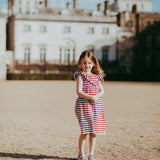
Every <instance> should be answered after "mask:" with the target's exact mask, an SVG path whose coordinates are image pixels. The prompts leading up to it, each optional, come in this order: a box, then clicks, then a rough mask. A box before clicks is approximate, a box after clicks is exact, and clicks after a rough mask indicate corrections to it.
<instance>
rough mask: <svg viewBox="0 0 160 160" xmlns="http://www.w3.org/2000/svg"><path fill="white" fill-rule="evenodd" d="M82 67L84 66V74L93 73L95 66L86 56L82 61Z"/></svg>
mask: <svg viewBox="0 0 160 160" xmlns="http://www.w3.org/2000/svg"><path fill="white" fill-rule="evenodd" d="M81 66H82V68H83V71H84V72H86V73H91V70H92V67H93V66H94V63H93V62H92V61H91V59H90V58H88V57H87V56H85V57H84V58H83V59H82V60H81Z"/></svg>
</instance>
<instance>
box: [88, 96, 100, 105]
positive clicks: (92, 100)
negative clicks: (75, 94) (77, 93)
mask: <svg viewBox="0 0 160 160" xmlns="http://www.w3.org/2000/svg"><path fill="white" fill-rule="evenodd" d="M98 99H99V98H98V97H97V96H92V97H91V99H90V102H91V103H92V104H95V103H96V102H97V101H98Z"/></svg>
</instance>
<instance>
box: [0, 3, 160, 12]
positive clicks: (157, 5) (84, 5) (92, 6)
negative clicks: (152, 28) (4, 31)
mask: <svg viewBox="0 0 160 160" xmlns="http://www.w3.org/2000/svg"><path fill="white" fill-rule="evenodd" d="M72 1H73V0H50V6H51V7H55V8H65V7H66V3H67V2H71V3H72ZM104 1H105V0H78V8H79V9H89V10H96V9H97V4H98V3H101V4H104ZM7 2H8V0H0V8H1V10H2V8H3V10H6V8H7ZM109 2H110V4H112V3H113V2H114V0H109ZM152 6H153V12H159V13H160V0H152ZM102 7H103V6H102Z"/></svg>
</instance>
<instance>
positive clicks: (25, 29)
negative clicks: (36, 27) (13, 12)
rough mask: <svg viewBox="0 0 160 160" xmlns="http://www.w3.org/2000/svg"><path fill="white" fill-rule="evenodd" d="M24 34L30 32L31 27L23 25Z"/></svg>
mask: <svg viewBox="0 0 160 160" xmlns="http://www.w3.org/2000/svg"><path fill="white" fill-rule="evenodd" d="M24 32H31V25H28V24H25V25H24Z"/></svg>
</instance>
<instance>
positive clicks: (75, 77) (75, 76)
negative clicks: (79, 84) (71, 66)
mask: <svg viewBox="0 0 160 160" xmlns="http://www.w3.org/2000/svg"><path fill="white" fill-rule="evenodd" d="M78 76H80V72H79V71H76V72H75V73H74V74H73V78H74V79H75V80H77V78H78Z"/></svg>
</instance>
